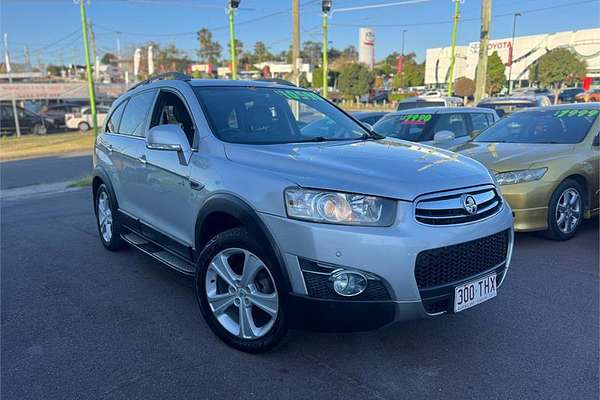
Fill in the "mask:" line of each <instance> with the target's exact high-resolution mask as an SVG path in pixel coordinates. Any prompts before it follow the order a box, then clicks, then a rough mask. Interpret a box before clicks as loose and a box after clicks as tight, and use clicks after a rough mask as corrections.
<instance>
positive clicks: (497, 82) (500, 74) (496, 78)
mask: <svg viewBox="0 0 600 400" xmlns="http://www.w3.org/2000/svg"><path fill="white" fill-rule="evenodd" d="M504 69H505V66H504V63H503V62H502V59H501V58H500V56H499V55H498V52H497V51H494V52H493V53H492V55H491V56H489V57H488V65H487V84H486V87H487V89H486V91H487V92H488V94H490V95H494V94H497V93H500V91H501V90H502V88H503V87H504V84H505V83H506V76H505V75H504Z"/></svg>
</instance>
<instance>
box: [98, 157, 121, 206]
mask: <svg viewBox="0 0 600 400" xmlns="http://www.w3.org/2000/svg"><path fill="white" fill-rule="evenodd" d="M96 178H100V180H102V183H104V184H105V185H106V186H107V187H108V190H110V192H111V193H112V195H113V197H114V199H115V202H116V203H117V208H118V206H119V201H118V200H117V193H116V192H115V188H114V187H113V185H112V182H111V181H110V179H109V178H108V173H107V172H106V170H105V169H104V167H102V166H100V165H96V167H94V170H93V171H92V205H93V208H94V213H96V212H97V211H96V196H95V194H96V193H95V188H94V184H93V182H94V180H95V179H96Z"/></svg>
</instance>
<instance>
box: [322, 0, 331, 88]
mask: <svg viewBox="0 0 600 400" xmlns="http://www.w3.org/2000/svg"><path fill="white" fill-rule="evenodd" d="M332 3H333V1H332V0H323V2H322V3H321V10H322V11H323V65H322V69H323V93H322V94H323V97H325V98H327V86H328V82H327V81H328V79H327V78H328V77H329V73H328V71H327V68H328V67H327V18H328V17H329V12H330V11H331V7H332V5H333V4H332Z"/></svg>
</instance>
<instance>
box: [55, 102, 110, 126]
mask: <svg viewBox="0 0 600 400" xmlns="http://www.w3.org/2000/svg"><path fill="white" fill-rule="evenodd" d="M108 110H109V107H106V106H96V114H97V118H98V126H102V125H103V124H104V119H105V118H106V115H107V114H108ZM65 124H66V125H67V128H69V129H79V130H80V131H82V132H87V131H89V130H90V128H91V127H92V125H93V123H92V110H91V109H90V107H89V106H88V107H83V108H82V109H81V110H80V111H79V112H74V113H67V114H65Z"/></svg>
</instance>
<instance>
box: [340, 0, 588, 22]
mask: <svg viewBox="0 0 600 400" xmlns="http://www.w3.org/2000/svg"><path fill="white" fill-rule="evenodd" d="M589 3H600V0H583V1H575V2H571V3H563V4H557V5H554V6H548V7H541V8H532V9H529V10H520V11H519V12H520V13H522V14H527V13H529V14H532V13H536V12H541V11H547V10H553V9H557V8H563V7H572V6H575V5H580V4H589ZM514 13H515V12H514V11H513V12H509V13H503V14H497V15H494V16H492V19H496V18H503V17H512V16H513V15H514ZM479 20H480V18H479V17H472V18H461V19H460V21H461V22H469V21H479ZM452 23H454V20H453V19H452V20H444V21H432V22H418V23H410V24H369V26H370V27H373V28H400V27H404V26H430V25H445V24H452ZM364 25H365V24H343V23H342V24H330V26H336V27H363V26H364Z"/></svg>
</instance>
